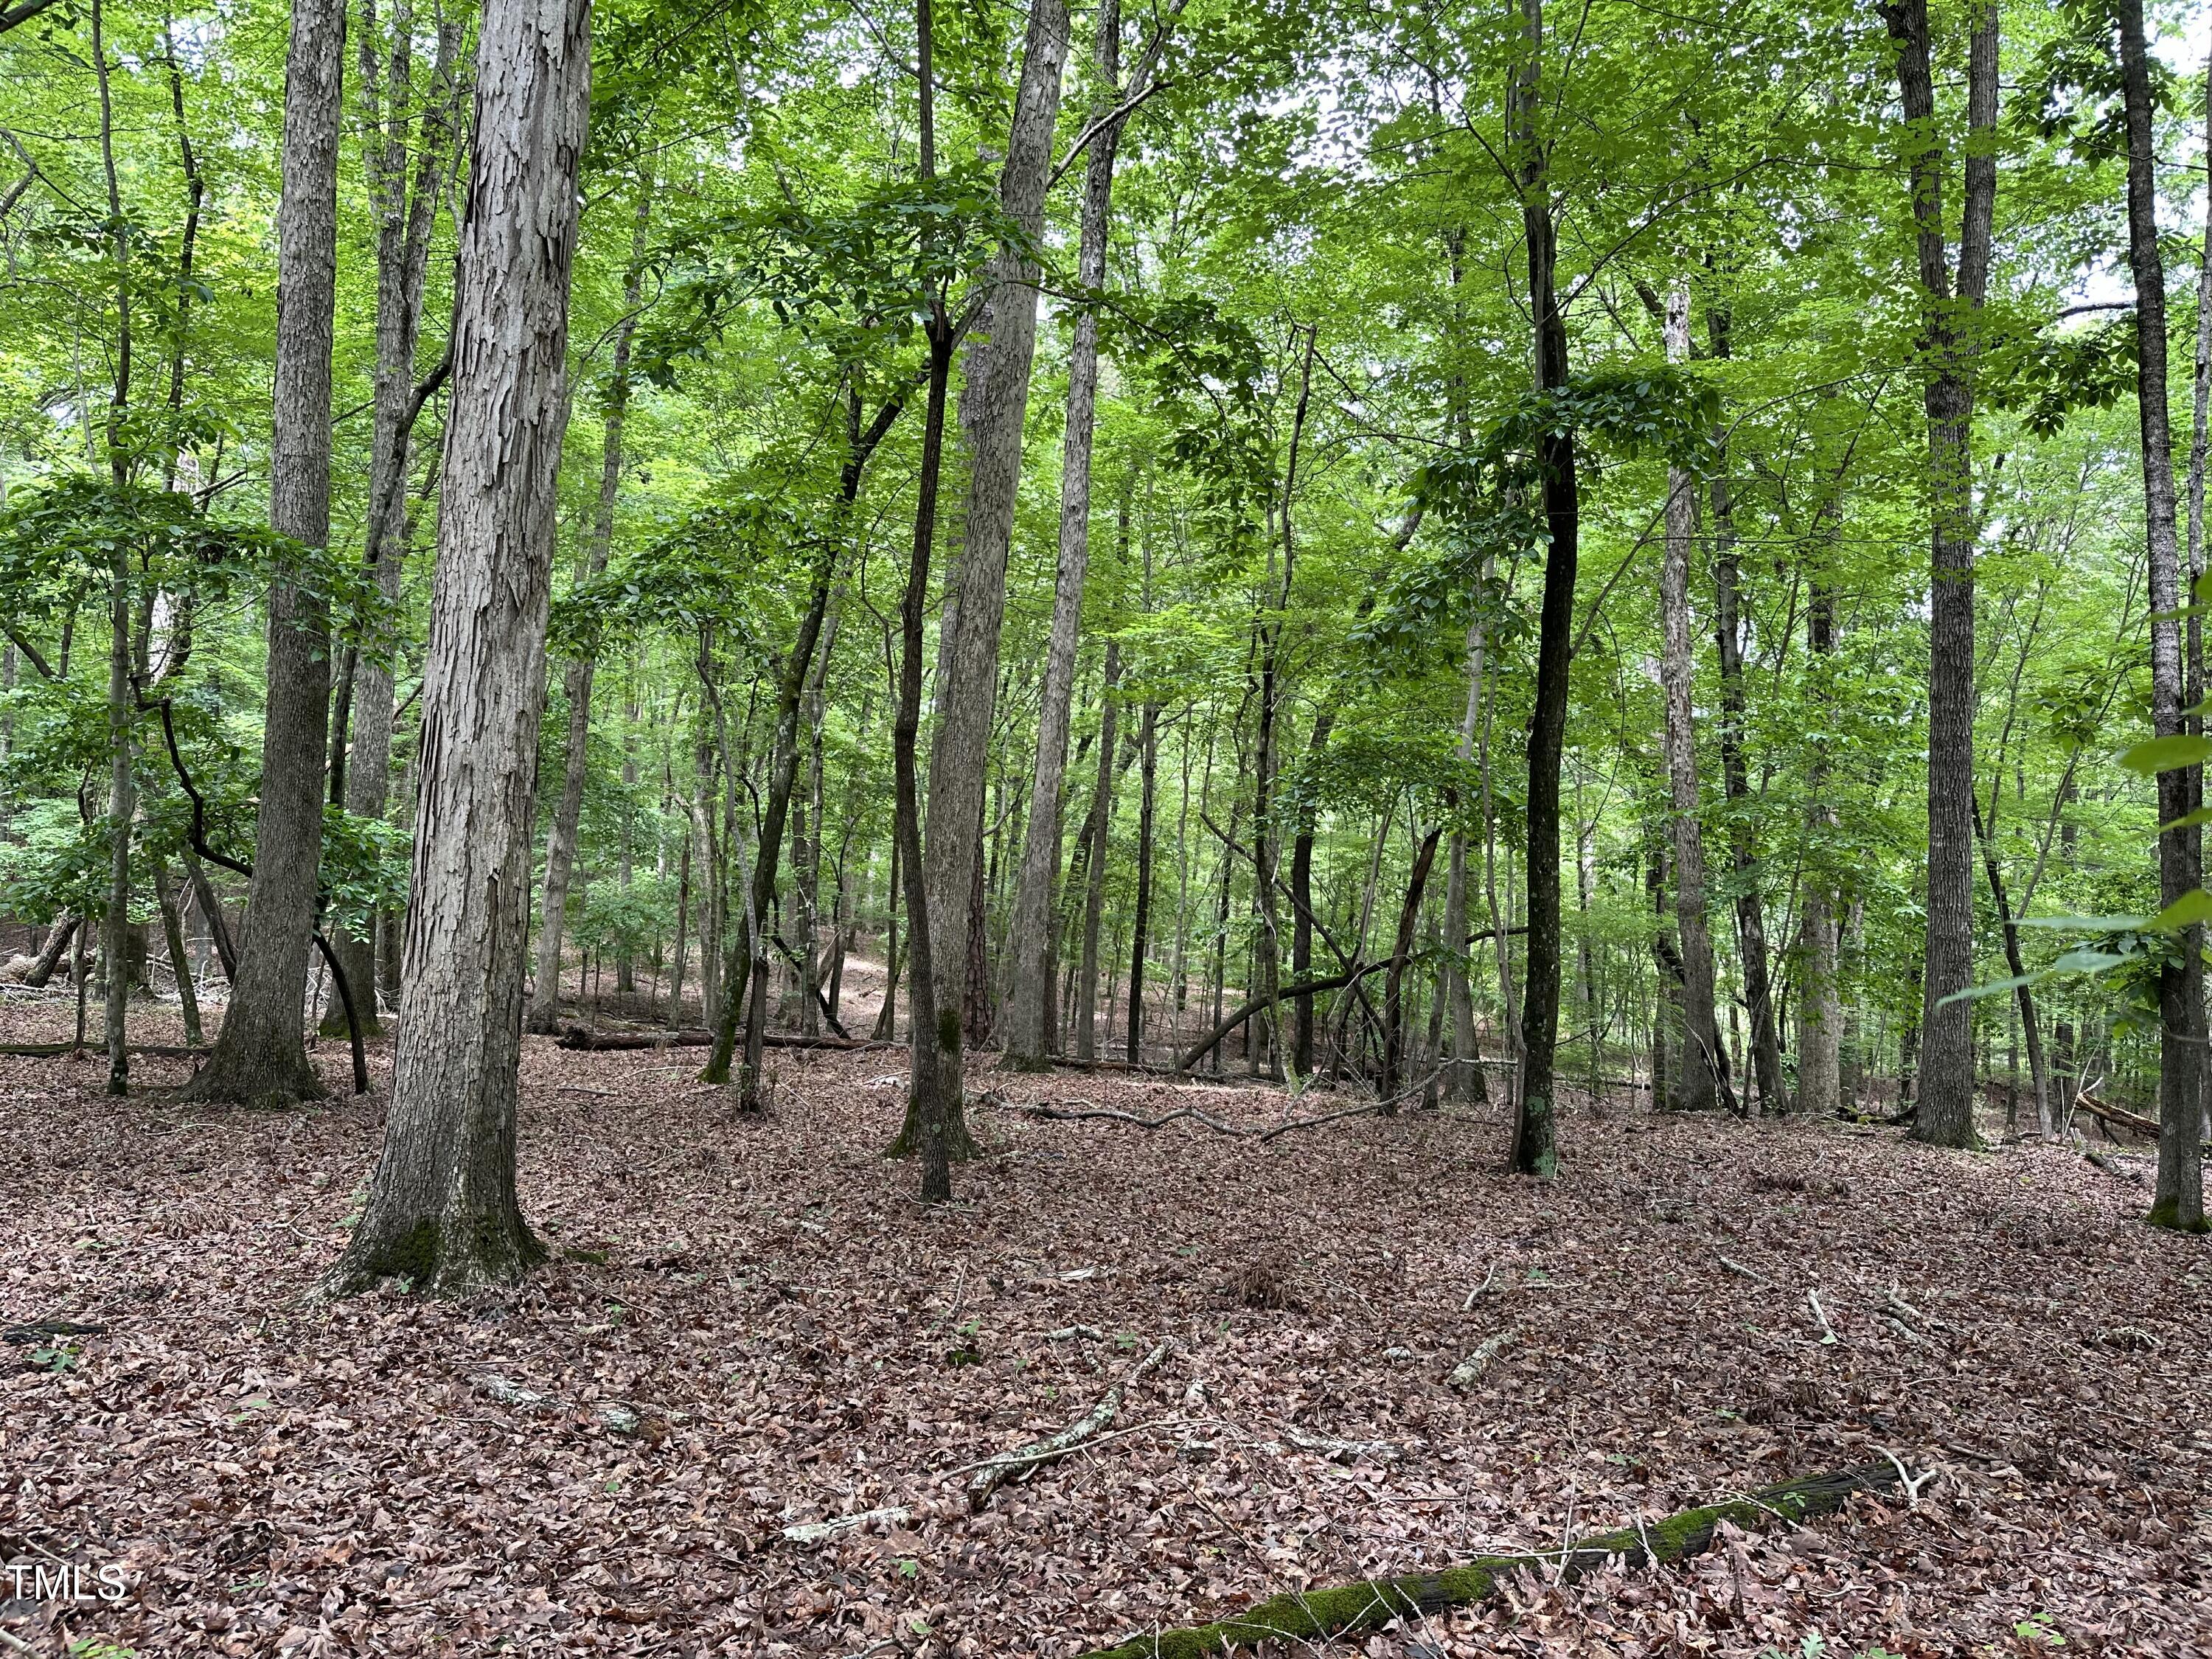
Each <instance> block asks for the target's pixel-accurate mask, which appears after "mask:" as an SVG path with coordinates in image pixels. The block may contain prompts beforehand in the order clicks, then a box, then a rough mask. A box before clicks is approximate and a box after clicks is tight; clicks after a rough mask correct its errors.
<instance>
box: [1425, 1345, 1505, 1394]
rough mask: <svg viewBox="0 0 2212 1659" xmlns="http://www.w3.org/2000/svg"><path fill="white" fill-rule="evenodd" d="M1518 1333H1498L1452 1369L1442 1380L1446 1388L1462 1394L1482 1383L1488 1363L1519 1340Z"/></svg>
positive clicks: (1488, 1367) (1488, 1366)
mask: <svg viewBox="0 0 2212 1659" xmlns="http://www.w3.org/2000/svg"><path fill="white" fill-rule="evenodd" d="M1519 1336H1520V1333H1519V1332H1518V1331H1500V1332H1498V1334H1497V1335H1495V1336H1493V1337H1492V1338H1491V1339H1490V1340H1488V1341H1487V1342H1485V1343H1484V1344H1483V1345H1482V1346H1480V1347H1479V1348H1477V1349H1476V1350H1475V1351H1474V1352H1473V1353H1471V1354H1469V1355H1468V1357H1467V1358H1464V1359H1462V1360H1461V1361H1460V1362H1459V1364H1456V1365H1455V1366H1453V1367H1452V1370H1451V1375H1450V1376H1447V1377H1446V1378H1444V1382H1445V1383H1446V1384H1447V1386H1449V1387H1451V1388H1455V1389H1459V1390H1461V1391H1462V1393H1464V1392H1465V1391H1466V1390H1467V1389H1471V1388H1473V1387H1474V1385H1475V1384H1476V1383H1480V1382H1481V1381H1482V1374H1483V1373H1484V1372H1485V1371H1486V1370H1489V1369H1490V1362H1491V1361H1492V1360H1493V1359H1495V1358H1498V1355H1500V1354H1502V1353H1504V1352H1505V1351H1506V1349H1508V1348H1510V1347H1511V1346H1513V1344H1514V1342H1515V1341H1516V1340H1517V1339H1518V1338H1519Z"/></svg>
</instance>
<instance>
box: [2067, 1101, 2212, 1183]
mask: <svg viewBox="0 0 2212 1659" xmlns="http://www.w3.org/2000/svg"><path fill="white" fill-rule="evenodd" d="M2074 1103H2075V1105H2077V1106H2079V1107H2081V1109H2082V1110H2084V1111H2086V1112H2087V1113H2088V1114H2089V1115H2090V1116H2091V1117H2093V1118H2095V1119H2096V1120H2097V1121H2099V1122H2100V1123H2106V1124H2110V1125H2112V1127H2114V1128H2118V1129H2125V1130H2126V1131H2127V1132H2128V1133H2130V1134H2133V1135H2141V1136H2142V1138H2143V1139H2145V1140H2156V1139H2158V1135H2159V1128H2158V1120H2157V1119H2155V1118H2148V1117H2139V1116H2137V1115H2136V1114H2135V1113H2133V1112H2130V1111H2129V1110H2127V1109H2124V1107H2119V1106H2108V1105H2106V1103H2104V1102H2103V1101H2101V1100H2100V1099H2098V1098H2097V1097H2096V1096H2094V1095H2093V1094H2091V1093H2090V1092H2089V1091H2087V1090H2086V1089H2084V1090H2083V1091H2081V1093H2080V1094H2077V1095H2075V1097H2074ZM2204 1144H2205V1146H2206V1147H2207V1148H2208V1149H2212V1141H2207V1142H2205V1143H2204ZM2116 1173H2117V1172H2116Z"/></svg>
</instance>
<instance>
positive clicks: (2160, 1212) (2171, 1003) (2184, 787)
mask: <svg viewBox="0 0 2212 1659" xmlns="http://www.w3.org/2000/svg"><path fill="white" fill-rule="evenodd" d="M2113 12H2114V15H2115V21H2117V23H2118V28H2119V46H2120V80H2121V88H2122V97H2123V101H2124V110H2125V120H2126V124H2127V158H2128V171H2127V194H2128V269H2129V270H2130V272H2131V273H2132V274H2133V276H2134V277H2135V285H2136V416H2137V422H2138V428H2139V432H2140V436H2141V441H2142V476H2143V519H2144V527H2145V529H2146V531H2147V532H2148V544H2149V545H2148V556H2149V560H2148V562H2149V575H2150V583H2149V586H2150V608H2151V621H2150V665H2151V694H2150V695H2151V724H2152V728H2153V730H2154V732H2156V734H2157V736H2158V737H2159V738H2162V739H2165V740H2166V741H2167V742H2168V743H2176V742H2179V743H2180V744H2188V742H2189V739H2188V737H2187V732H2186V727H2185V708H2186V704H2185V702H2184V700H2183V696H2182V689H2183V677H2184V668H2185V665H2184V662H2183V658H2182V651H2181V625H2180V619H2179V611H2180V610H2181V606H2182V604H2183V599H2182V593H2181V574H2180V556H2179V555H2180V549H2179V523H2178V514H2177V513H2176V512H2175V507H2174V499H2173V435H2172V427H2171V424H2170V422H2171V416H2169V414H2168V412H2167V407H2166V266H2165V262H2164V260H2163V258H2161V256H2160V252H2159V246H2158V181H2157V166H2158V149H2157V143H2156V139H2155V136H2154V132H2153V131H2152V117H2153V113H2154V110H2155V107H2156V100H2155V97H2154V92H2153V88H2152V83H2151V67H2150V53H2149V48H2148V46H2147V44H2146V42H2145V40H2144V33H2143V13H2142V0H2115V3H2114V6H2113ZM2202 743H2203V739H2202V738H2199V739H2197V744H2199V745H2201V744H2202ZM2199 758H2200V763H2201V757H2199ZM2197 793H2198V792H2197V789H2196V788H2195V787H2192V778H2191V769H2190V767H2189V765H2188V764H2187V763H2186V760H2184V763H2182V764H2178V765H2166V766H2162V767H2160V769H2159V773H2158V816H2159V819H2160V827H2159V837H2158V886H2159V898H2160V902H2162V903H2163V904H2164V905H2166V907H2167V908H2166V912H2165V913H2164V919H2167V920H2170V921H2171V922H2172V925H2174V926H2175V927H2178V929H2179V940H2178V944H2179V950H2175V951H2167V952H2166V953H2165V954H2164V955H2162V956H2161V957H2160V963H2159V969H2158V1010H2159V1063H2158V1075H2159V1135H2158V1183H2157V1188H2156V1191H2155V1193H2154V1195H2153V1197H2152V1199H2151V1208H2150V1216H2149V1219H2150V1223H2151V1225H2153V1226H2156V1227H2171V1228H2173V1229H2175V1230H2176V1231H2181V1232H2191V1233H2201V1232H2203V1231H2206V1223H2205V1219H2204V1176H2203V1140H2202V1137H2203V1123H2204V1101H2203V1085H2202V1083H2201V1081H2200V1078H2199V1072H2200V1068H2201V1067H2202V1066H2203V1063H2204V1045H2205V1018H2204V920H2203V919H2204V915H2205V911H2206V909H2208V908H2212V906H2207V905H2205V903H2204V897H2205V896H2204V893H2203V889H2202V888H2201V886H2200V885H2199V883H2200V882H2201V881H2202V879H2203V871H2202V869H2201V867H2200V865H2199V859H2198V853H2199V846H2198V841H2199V832H2198V830H2197V827H2196V825H2195V823H2192V822H2191V814H2192V812H2193V811H2194V810H2195V808H2196V806H2197ZM2199 907H2201V908H2199Z"/></svg>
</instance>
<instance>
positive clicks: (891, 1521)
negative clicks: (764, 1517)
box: [783, 1508, 914, 1544]
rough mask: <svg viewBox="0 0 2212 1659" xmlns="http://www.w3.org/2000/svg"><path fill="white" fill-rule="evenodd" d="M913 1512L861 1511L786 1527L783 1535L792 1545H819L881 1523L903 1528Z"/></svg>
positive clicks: (899, 1510)
mask: <svg viewBox="0 0 2212 1659" xmlns="http://www.w3.org/2000/svg"><path fill="white" fill-rule="evenodd" d="M913 1517H914V1511H913V1510H905V1509H896V1508H895V1509H887V1510H862V1511H861V1512H860V1514H858V1515H841V1516H836V1518H835V1519H833V1520H829V1521H808V1522H802V1523H801V1524H799V1525H798V1526H795V1527H786V1528H784V1529H783V1535H784V1536H785V1537H786V1538H788V1539H789V1540H790V1541H792V1542H793V1543H794V1544H820V1543H824V1542H826V1541H829V1539H832V1538H835V1537H836V1536H838V1535H839V1534H842V1533H848V1532H858V1531H859V1530H860V1528H862V1527H866V1526H871V1525H872V1524H874V1523H875V1522H878V1521H881V1522H884V1523H885V1524H886V1525H888V1526H894V1527H897V1526H903V1525H904V1524H905V1523H906V1522H908V1521H909V1520H911V1519H913Z"/></svg>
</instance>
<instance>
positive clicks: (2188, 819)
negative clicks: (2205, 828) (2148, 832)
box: [2158, 806, 2212, 836]
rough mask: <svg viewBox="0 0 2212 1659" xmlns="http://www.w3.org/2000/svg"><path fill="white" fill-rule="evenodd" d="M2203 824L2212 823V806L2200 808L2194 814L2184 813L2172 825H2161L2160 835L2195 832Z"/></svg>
mask: <svg viewBox="0 0 2212 1659" xmlns="http://www.w3.org/2000/svg"><path fill="white" fill-rule="evenodd" d="M2201 823H2212V806H2200V807H2198V808H2197V810H2196V811H2194V812H2184V813H2183V814H2182V815H2181V816H2180V817H2178V818H2175V819H2174V820H2173V821H2172V823H2161V824H2160V825H2159V826H2158V833H2159V834H2160V835H2161V836H2162V835H2164V834H2166V831H2168V830H2169V829H2195V828H2196V827H2197V825H2198V824H2201Z"/></svg>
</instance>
